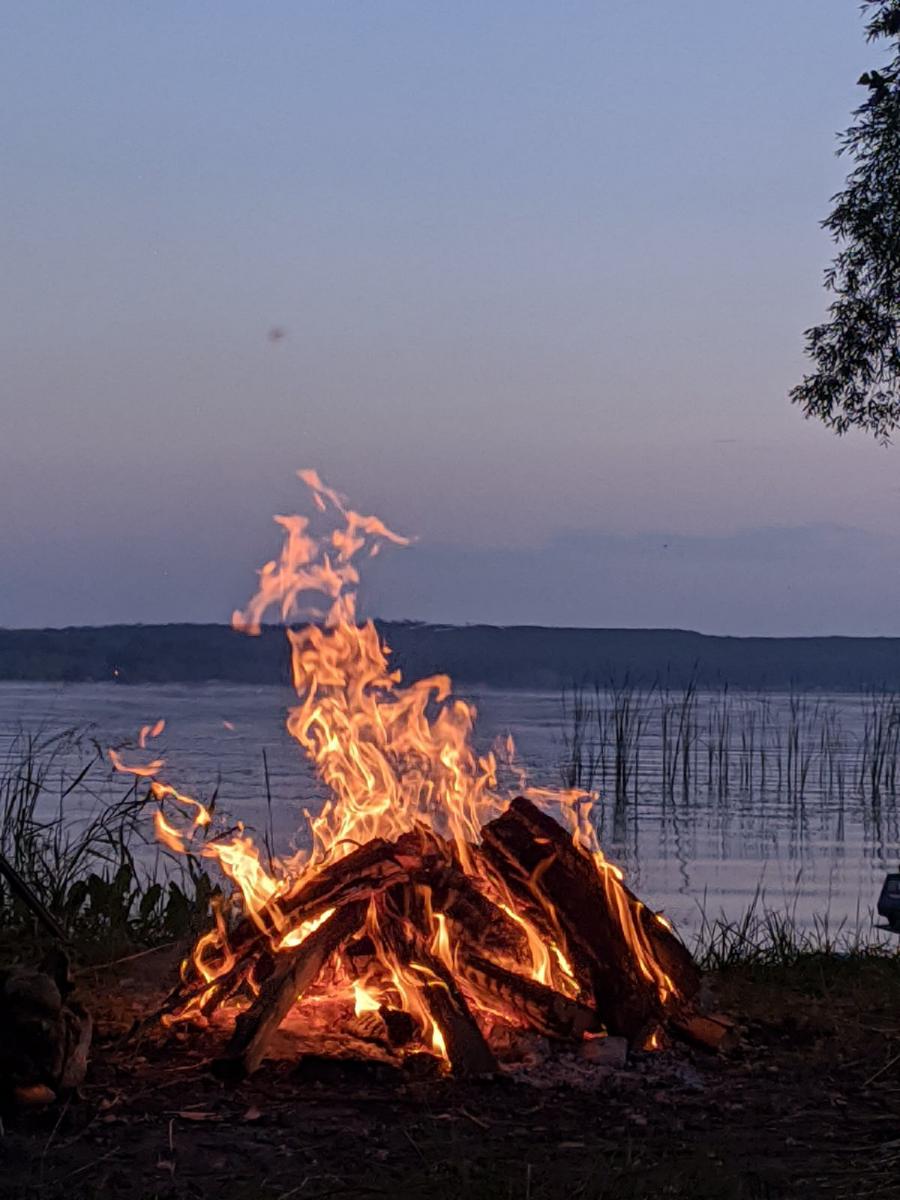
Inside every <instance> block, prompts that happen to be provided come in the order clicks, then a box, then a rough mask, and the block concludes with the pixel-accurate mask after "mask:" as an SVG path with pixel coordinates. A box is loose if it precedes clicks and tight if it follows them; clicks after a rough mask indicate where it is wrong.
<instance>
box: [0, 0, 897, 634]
mask: <svg viewBox="0 0 900 1200" xmlns="http://www.w3.org/2000/svg"><path fill="white" fill-rule="evenodd" d="M872 55H873V51H872V50H871V49H869V48H867V47H866V46H865V43H864V40H863V35H862V23H861V18H860V16H859V12H858V9H857V6H856V5H855V4H854V3H852V2H850V0H754V2H753V3H752V4H747V3H744V2H743V0H740V2H739V0H728V2H725V3H714V2H713V0H703V2H700V0H680V2H679V3H678V4H673V3H671V2H668V0H644V2H643V3H640V4H624V3H605V2H603V0H594V2H593V3H583V2H573V3H565V2H563V3H550V2H549V0H545V2H543V3H532V2H530V0H515V2H512V0H507V2H501V0H489V2H485V0H478V2H477V3H476V2H469V0H453V2H452V3H447V2H442V3H435V2H431V0H415V2H410V3H396V2H393V0H368V2H367V3H362V2H359V3H345V2H341V0H327V2H325V0H322V2H315V3H313V2H304V0H290V2H281V0H268V2H266V3H263V4H255V3H249V2H244V3H237V2H235V0H216V2H215V3H202V2H200V0H190V2H188V0H183V2H181V3H173V2H168V0H156V2H154V3H153V4H139V3H137V2H136V0H115V2H113V0H110V2H109V3H99V2H96V0H79V2H78V3H68V2H66V0H57V2H55V3H47V2H44V0H8V2H7V3H6V4H4V5H3V6H2V8H0V101H2V103H0V139H2V145H0V153H2V163H3V168H2V183H0V261H2V264H3V288H2V305H3V311H2V314H0V318H2V319H0V339H2V346H0V351H2V362H3V372H2V384H0V387H2V392H0V513H2V519H0V624H4V625H33V624H43V623H52V624H65V623H70V622H71V623H75V622H91V623H99V622H105V621H111V620H144V621H149V620H179V619H187V620H191V619H194V620H197V619H209V620H216V619H227V617H228V614H229V613H230V612H231V610H232V608H233V607H234V606H235V605H236V604H238V603H240V602H241V601H242V600H243V599H244V597H245V595H246V594H247V593H248V592H249V590H250V589H251V588H252V582H253V580H252V569H253V568H254V567H255V566H256V565H257V564H258V563H259V562H261V561H262V560H263V558H264V557H265V556H266V555H267V554H268V553H269V552H270V551H271V549H272V546H273V533H272V532H271V527H270V524H269V514H270V513H272V512H273V511H276V510H282V511H283V510H285V509H291V508H293V507H294V506H295V504H296V503H297V502H298V501H299V500H300V497H301V489H300V487H299V485H296V484H295V483H294V481H293V478H292V472H293V470H294V468H295V467H297V466H305V465H312V466H316V467H318V469H319V470H320V471H321V472H322V473H323V475H325V476H326V478H329V479H331V480H333V481H334V482H335V483H336V484H337V485H338V486H339V487H341V488H342V489H343V490H344V491H346V492H348V493H350V495H351V496H352V497H353V498H354V499H355V500H356V501H357V503H358V504H359V506H361V507H364V508H368V509H372V510H374V511H377V512H379V513H382V514H383V515H384V516H385V517H387V518H388V519H389V520H391V521H392V522H393V523H394V524H395V526H397V527H398V528H400V529H403V530H404V531H407V532H411V533H415V534H417V535H418V537H419V539H420V542H419V548H418V549H411V550H408V551H404V552H403V554H404V556H405V561H404V563H403V566H402V568H400V567H398V571H397V578H396V579H395V580H394V581H393V582H392V581H391V580H390V579H388V578H386V577H385V575H384V572H383V570H382V571H381V573H380V574H379V577H378V579H377V581H376V585H377V586H376V588H375V591H374V592H373V596H374V597H375V598H376V600H375V601H374V602H375V603H377V607H379V608H380V609H381V610H382V611H385V612H389V613H390V614H391V615H407V616H411V617H417V616H428V617H432V618H435V619H444V620H475V619H479V618H483V619H490V620H497V621H502V620H520V621H521V620H540V621H552V620H554V619H558V620H559V621H560V622H563V621H565V622H566V623H570V624H585V625H592V624H597V625H609V624H616V625H619V624H660V625H672V624H680V625H690V626H694V627H699V628H704V629H710V630H713V629H715V630H717V631H725V632H733V633H751V632H773V633H777V632H793V633H802V632H829V631H833V632H859V633H873V632H880V633H887V632H893V633H898V634H900V612H898V606H897V601H896V596H897V590H896V588H895V587H893V586H892V585H891V584H890V583H889V581H890V580H892V579H893V575H894V574H895V571H896V564H895V561H894V554H893V547H894V542H893V536H894V533H895V530H897V516H898V510H900V482H898V479H897V453H898V452H900V451H896V450H888V451H885V450H884V449H881V448H879V447H877V446H875V445H874V444H871V443H870V442H868V441H867V440H866V439H865V438H863V437H860V436H854V437H852V438H847V439H844V440H841V441H839V440H838V439H836V438H834V437H833V436H832V435H830V434H828V433H827V432H826V431H824V430H822V429H819V428H817V427H816V426H814V425H812V424H809V423H807V422H804V421H803V419H802V418H801V417H800V415H799V414H798V413H797V412H796V411H795V410H792V409H791V408H790V407H789V406H788V404H787V402H786V399H785V396H786V393H787V391H788V389H789V388H790V386H791V385H792V383H794V382H795V380H796V379H797V378H798V376H799V374H800V373H801V371H802V368H803V360H802V353H801V352H802V331H803V329H804V328H805V327H806V326H807V325H809V324H811V323H812V322H813V321H815V320H816V319H818V318H819V316H820V315H821V312H822V309H823V305H824V295H823V293H822V291H821V272H822V269H823V267H824V266H825V264H826V262H827V260H828V258H829V255H830V248H829V245H828V243H827V241H826V239H825V238H824V236H823V235H822V233H821V231H820V230H819V229H818V221H819V219H820V218H821V217H822V216H824V215H825V213H826V212H827V210H828V201H829V197H830V195H831V194H832V193H833V192H834V191H835V190H836V189H837V188H838V187H839V186H840V183H841V179H842V177H843V170H844V168H843V164H841V163H840V162H839V161H837V160H835V158H834V156H833V151H834V145H835V141H834V134H835V132H836V131H837V130H838V129H840V128H842V127H844V126H845V125H846V124H847V123H848V120H849V112H850V110H851V108H852V107H853V106H854V105H856V104H857V103H859V102H860V100H861V98H862V97H861V89H859V88H857V87H856V86H855V82H854V81H855V80H856V78H857V77H858V75H859V74H860V72H861V71H862V70H863V69H865V68H866V67H868V66H870V65H873V57H872ZM273 326H278V327H281V328H283V329H284V330H285V331H286V336H285V337H284V338H283V339H282V340H280V341H278V342H271V341H270V340H269V339H268V337H267V331H268V330H269V329H270V328H271V327H273ZM835 526H842V527H845V532H839V531H835V529H834V527H835ZM823 529H824V531H825V532H824V533H823ZM773 530H774V532H773ZM747 531H750V533H748V532H747ZM753 531H759V532H753ZM767 531H768V532H767ZM855 531H858V532H855ZM574 535H577V537H575V540H574V541H573V536H574ZM670 535H671V537H673V538H676V539H687V540H686V541H683V540H679V541H678V543H677V544H678V545H680V546H692V547H698V546H702V548H703V549H702V553H701V554H700V557H701V558H702V561H703V565H702V568H701V567H700V566H698V567H697V569H696V577H695V575H694V574H693V573H692V568H691V567H690V563H691V562H693V561H694V559H693V558H692V554H693V551H691V552H690V553H688V554H687V558H686V559H685V558H683V559H682V566H681V567H680V568H679V571H680V573H678V571H675V568H673V567H672V565H671V563H672V557H671V556H670V555H668V554H667V553H666V552H664V551H663V550H662V549H659V550H658V551H655V550H653V549H652V548H653V547H654V546H656V544H657V543H656V542H654V540H653V539H654V538H655V537H657V536H659V538H660V539H661V540H660V542H659V545H660V546H662V545H664V544H665V543H666V539H667V537H669V536H670ZM648 538H649V539H650V540H649V541H648ZM785 539H787V541H785ZM847 539H849V541H848V540H847ZM575 544H577V545H578V546H579V547H580V550H579V553H580V554H581V555H583V561H582V560H580V561H581V569H580V573H579V574H578V580H579V583H578V586H577V587H574V586H573V590H572V592H571V594H570V593H569V592H564V593H561V592H560V588H559V583H558V582H557V581H556V578H555V577H556V576H557V564H558V560H559V547H560V545H565V546H566V547H568V549H567V550H566V554H568V555H569V556H570V558H569V559H567V561H570V560H571V547H572V545H575ZM785 545H790V546H792V547H794V550H793V551H792V552H791V553H790V554H789V555H787V556H785V554H784V552H783V550H784V546H785ZM750 546H752V551H751V550H750V549H748V547H750ZM850 546H852V547H855V548H856V549H855V550H853V552H852V553H851V552H850V550H848V547H850ZM648 547H649V549H648ZM711 547H712V548H713V549H712V550H711V549H710V548H711ZM716 547H719V548H720V549H721V553H720V552H719V551H718V550H716V549H715V548H716ZM766 547H768V550H766ZM838 547H842V548H843V549H840V550H839V549H838ZM439 548H444V549H440V553H441V554H442V555H445V556H446V557H445V561H446V563H447V569H448V570H449V571H450V573H451V575H452V576H453V578H454V579H455V580H456V581H457V584H458V585H459V586H455V587H451V586H449V584H448V583H447V582H446V581H445V583H444V584H443V585H440V584H439V582H438V581H439V579H440V578H441V573H440V572H439V571H438V570H437V569H436V566H435V563H436V561H438V560H437V559H436V555H438V553H439ZM492 548H496V549H497V550H498V551H500V552H502V553H499V554H498V555H497V556H496V559H494V560H492V559H491V558H490V556H488V557H487V558H486V557H485V554H486V552H487V551H489V550H491V549H492ZM698 553H699V551H698ZM510 554H511V555H512V556H513V558H514V560H515V562H516V563H518V564H519V566H518V567H517V568H516V572H515V578H516V585H515V596H514V597H510V596H508V595H507V592H508V588H507V586H506V584H505V582H504V574H503V571H502V570H500V569H491V570H487V569H485V567H484V564H485V562H490V561H495V562H496V563H497V564H498V565H499V564H502V563H509V562H510V561H511V560H510V558H509V557H508V556H509V555H510ZM767 554H768V557H767ZM848 554H849V555H850V557H849V558H848V557H847V556H848ZM635 555H638V557H640V556H643V557H642V558H641V562H642V563H643V564H644V565H643V566H642V567H641V569H640V570H638V569H637V568H636V567H635ZM860 555H862V558H860ZM848 561H852V562H853V563H854V564H856V565H855V568H854V569H861V566H860V564H861V563H862V562H865V571H866V573H867V575H868V578H866V579H865V580H864V581H861V583H860V586H859V589H857V590H854V589H853V588H849V587H848V569H847V563H848ZM523 562H528V563H529V564H531V566H530V567H529V568H528V569H527V570H526V569H523V568H522V567H521V564H522V563H523ZM685 562H687V564H688V565H687V566H685V565H684V563H685ZM804 562H808V564H809V566H808V569H803V568H802V564H803V563H804ZM454 564H456V566H454ZM629 564H630V565H629ZM798 572H799V574H798ZM763 579H764V580H765V584H764V586H763V585H762V582H761V581H762V580H763ZM462 580H465V581H466V586H465V589H464V590H462V583H461V581H462ZM755 581H759V586H758V587H754V586H753V585H754V582H755ZM692 588H694V589H695V590H694V591H693V592H692ZM863 591H865V599H863ZM773 596H774V597H776V599H774V600H773ZM855 596H856V597H857V598H858V600H859V602H858V603H856V602H855V600H854V597H855ZM777 597H781V599H782V601H783V603H779V602H778V600H777ZM895 614H896V615H895Z"/></svg>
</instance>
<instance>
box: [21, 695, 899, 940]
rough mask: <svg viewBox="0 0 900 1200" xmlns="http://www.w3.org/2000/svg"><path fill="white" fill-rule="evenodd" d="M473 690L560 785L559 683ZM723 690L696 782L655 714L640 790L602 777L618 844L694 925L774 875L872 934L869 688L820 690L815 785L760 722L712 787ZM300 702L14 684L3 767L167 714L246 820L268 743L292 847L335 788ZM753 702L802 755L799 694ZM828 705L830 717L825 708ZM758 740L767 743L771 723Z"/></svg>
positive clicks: (105, 779)
mask: <svg viewBox="0 0 900 1200" xmlns="http://www.w3.org/2000/svg"><path fill="white" fill-rule="evenodd" d="M463 694H464V695H466V696H467V697H468V698H471V699H473V700H474V701H475V703H476V705H477V708H478V714H479V718H478V732H477V742H478V747H479V749H487V748H488V747H489V746H490V745H491V744H492V742H493V741H494V739H495V738H497V737H498V736H503V735H505V734H506V733H507V732H511V733H512V734H513V736H514V738H515V740H516V744H517V747H518V751H519V755H520V758H521V759H522V761H523V763H524V765H525V767H526V768H527V770H528V772H529V776H530V779H531V781H532V782H534V783H537V784H551V785H558V784H559V783H560V781H561V765H562V763H563V762H564V761H565V758H566V753H567V750H566V744H565V738H564V731H565V728H566V725H565V721H564V716H563V708H562V702H561V698H560V696H559V695H558V694H555V693H554V694H550V693H541V692H520V691H515V692H506V691H497V690H477V689H471V690H469V691H467V692H464V693H463ZM717 702H718V701H717V699H716V698H715V697H703V696H700V697H698V698H697V709H696V712H697V714H698V717H697V732H696V736H695V739H694V746H693V751H692V753H693V755H694V760H693V767H692V776H691V780H690V783H689V786H688V787H687V788H684V787H682V780H681V775H680V773H679V774H678V779H679V783H678V786H676V787H675V788H674V789H667V788H666V787H665V786H664V783H663V780H664V778H665V768H664V766H663V760H662V742H661V730H660V727H659V722H658V720H653V719H650V718H648V719H647V721H646V722H645V725H644V727H643V728H642V732H641V736H640V741H639V751H640V753H639V761H638V764H637V769H636V771H635V773H634V775H633V777H632V778H631V779H630V781H629V784H628V788H627V796H626V797H625V798H624V799H623V798H621V797H620V799H619V800H618V801H616V799H615V788H614V786H613V780H612V777H611V776H609V775H608V776H607V780H606V784H604V783H603V782H602V781H601V779H600V778H598V779H597V781H596V782H597V784H598V786H599V787H600V790H601V801H600V803H599V804H598V806H597V810H596V811H597V823H598V829H599V833H600V836H601V839H602V843H603V846H604V849H605V850H606V853H607V855H608V856H609V857H610V858H612V859H613V860H614V861H616V862H618V863H619V864H620V865H621V866H622V867H623V868H624V869H625V871H626V873H627V876H628V880H629V882H630V883H631V885H632V886H633V887H634V888H635V889H636V890H637V891H638V892H639V893H640V894H641V895H642V897H643V898H644V899H646V900H647V902H648V903H649V904H651V905H653V906H654V907H657V908H661V909H663V910H665V911H666V912H667V913H668V914H669V915H670V916H671V917H672V918H673V919H674V920H675V921H676V922H677V923H678V924H679V925H680V926H681V927H682V928H683V929H685V930H690V929H692V928H696V927H697V925H698V923H699V920H700V910H701V907H705V908H706V911H707V913H709V914H710V915H716V914H718V913H719V912H723V913H725V914H726V915H728V916H737V915H739V914H740V913H741V912H742V911H743V910H744V909H745V908H746V907H747V905H748V904H749V903H750V902H751V900H752V899H753V896H754V894H755V893H756V892H757V889H759V888H760V887H761V888H762V889H763V891H764V894H765V902H766V903H767V904H768V905H769V906H771V907H778V908H785V907H787V908H790V909H791V910H792V911H794V913H795V915H796V917H797V919H798V921H799V922H800V923H802V924H804V925H807V926H809V925H812V924H813V923H814V922H815V921H816V920H817V919H818V920H825V919H827V920H828V921H829V923H830V924H831V925H832V926H834V927H836V926H837V925H839V924H840V923H841V922H846V923H847V924H848V925H850V926H852V927H854V928H856V927H857V926H862V927H863V929H864V930H866V931H868V929H869V928H870V926H871V923H872V910H873V908H874V904H875V901H876V899H877V895H878V891H879V889H880V886H881V881H882V878H883V876H884V873H885V871H886V870H888V869H897V863H898V861H900V831H898V805H897V797H896V794H895V792H894V791H893V790H892V789H891V788H885V789H880V790H879V794H877V795H873V794H872V791H871V789H870V788H867V787H866V786H865V781H864V780H860V768H859V763H860V762H861V761H862V760H861V759H860V747H861V746H862V745H863V743H864V742H865V739H866V736H867V735H866V728H867V721H868V720H869V718H868V717H867V715H866V708H865V701H864V699H863V698H860V697H852V696H833V697H817V698H815V699H814V700H809V701H808V711H807V718H806V720H807V725H808V728H806V729H805V732H803V737H802V738H801V739H800V741H799V743H798V745H797V747H796V749H795V753H794V770H795V772H796V768H797V762H798V761H799V762H800V763H801V766H802V765H803V764H804V763H805V765H806V769H805V770H804V771H803V786H802V788H798V787H797V786H796V785H794V786H792V787H791V786H788V784H787V782H786V774H785V770H784V768H782V769H781V778H779V773H778V770H776V766H775V758H774V754H773V751H772V750H771V748H770V750H769V752H768V759H767V761H766V762H765V763H763V761H762V756H761V752H760V748H759V746H758V745H757V746H756V748H754V745H753V739H752V737H751V744H750V746H749V748H748V740H747V728H748V726H747V725H746V722H745V723H744V724H743V725H742V726H741V729H738V728H737V726H735V727H734V728H732V729H730V730H728V731H726V734H727V740H728V741H729V742H730V749H731V755H732V765H731V768H730V772H731V776H732V779H733V781H732V782H730V783H729V785H728V787H727V788H725V789H723V788H722V787H721V786H720V785H719V784H718V783H717V784H716V786H713V785H712V783H711V778H710V774H709V771H710V769H711V762H712V759H713V756H714V755H713V749H712V746H713V741H712V732H711V729H712V725H713V723H714V722H713V720H712V716H711V715H710V714H713V713H714V712H715V711H716V710H715V705H716V703H717ZM290 703H291V694H290V693H289V692H287V691H285V690H283V689H279V688H275V687H270V688H267V687H238V686H231V685H224V684H208V685H187V686H186V685H170V686H143V687H122V686H116V685H112V684H68V685H49V684H10V683H0V766H2V765H3V764H4V763H7V762H9V760H10V759H14V758H15V756H16V754H17V748H16V745H15V739H16V735H17V734H18V733H19V732H20V731H21V730H26V731H29V732H34V731H44V732H47V733H49V732H53V731H56V730H61V729H64V728H68V727H72V726H78V727H80V728H84V729H86V730H87V733H88V735H89V736H90V737H93V738H95V739H96V741H97V743H98V745H100V746H108V745H118V744H122V743H125V744H128V743H129V741H131V740H133V739H134V736H135V733H136V731H137V729H138V728H139V727H140V726H141V725H143V724H145V723H147V722H150V721H155V720H156V719H157V718H158V717H165V719H166V722H167V726H166V731H165V734H164V735H163V737H162V738H161V739H160V742H159V748H160V750H161V752H162V753H163V755H164V756H165V758H166V759H167V763H168V765H167V770H166V773H165V778H166V779H167V781H169V782H172V783H175V784H176V786H183V787H184V788H185V789H186V790H188V791H194V792H195V794H198V795H200V796H201V797H208V796H209V795H210V794H211V793H212V792H213V790H215V789H217V790H218V804H219V811H220V813H221V814H222V816H223V817H227V816H228V815H230V816H232V817H234V818H237V817H240V819H242V820H243V821H244V822H245V823H246V824H247V825H248V826H251V827H256V828H258V829H261V828H263V827H264V826H265V824H266V821H267V804H266V787H265V779H264V767H263V752H264V751H265V758H266V762H267V764H268V772H269V787H270V793H271V795H272V798H273V812H272V823H273V825H274V828H275V832H276V835H277V838H278V840H279V844H280V845H281V846H286V845H287V844H288V843H289V842H290V841H291V840H292V837H294V836H295V835H296V834H297V831H298V830H300V831H301V832H300V838H301V839H302V828H303V817H302V813H303V810H304V808H313V809H315V807H316V806H317V805H318V804H319V803H321V799H322V791H321V788H320V787H319V785H318V784H317V781H316V780H315V778H314V777H313V775H312V774H311V772H310V770H309V768H308V766H307V764H306V762H305V760H304V758H303V755H302V753H301V751H300V749H299V747H297V746H296V744H295V743H294V742H293V741H292V740H291V739H290V737H288V735H287V733H286V732H285V730H284V714H285V709H286V707H287V706H288V705H289V704H290ZM610 703H611V701H610ZM795 703H796V699H795ZM741 704H744V702H743V701H742V702H741ZM746 705H747V707H748V710H749V708H750V707H752V706H753V705H757V706H758V708H759V711H760V712H762V711H763V708H765V711H766V714H767V716H766V720H767V721H768V722H769V728H770V739H771V738H772V737H774V739H775V741H776V742H778V744H779V745H782V744H783V751H784V754H785V755H786V753H787V746H788V743H789V742H790V740H791V733H790V731H791V717H790V706H791V699H790V698H789V697H778V696H775V697H769V698H767V699H765V700H763V699H760V698H751V699H748V700H747V701H746ZM825 711H827V713H828V714H829V715H828V718H827V720H826V719H824V718H822V717H820V716H819V715H817V714H821V713H822V712H825ZM814 718H815V719H814ZM755 720H756V719H755V718H753V719H752V720H751V721H750V727H754V722H755ZM834 721H837V722H839V724H840V731H841V732H840V739H841V740H840V749H839V751H838V752H836V753H831V754H829V755H827V756H826V755H825V752H824V748H823V741H822V738H823V733H822V730H823V729H825V730H826V731H827V730H828V729H830V728H831V725H829V722H834ZM226 722H227V723H228V724H227V725H226ZM761 724H762V723H761V722H760V727H761ZM800 724H801V725H802V722H801V723H800ZM782 727H783V731H784V738H783V739H782V738H781V732H780V730H781V728H782ZM796 727H797V722H796V720H795V722H794V728H795V729H796ZM772 730H774V731H775V732H774V734H773V733H772ZM754 736H755V737H756V738H757V741H760V740H761V737H760V734H759V732H757V733H756V734H755V735H754ZM803 738H805V741H803ZM719 741H721V739H719ZM804 747H805V748H804ZM715 753H718V751H715ZM741 755H743V756H744V759H745V760H746V761H749V762H751V763H754V762H755V766H753V767H752V769H751V770H749V771H748V770H747V769H746V767H745V768H741V767H740V759H741ZM754 755H755V756H756V757H755V759H754V757H753V756H754ZM804 755H805V757H804ZM784 761H785V762H786V758H785V759H784ZM73 767H74V763H73V762H72V761H69V762H65V761H63V760H60V761H58V762H57V763H56V764H55V766H54V772H55V774H56V776H57V777H59V779H60V780H61V779H62V778H63V777H64V776H65V775H66V774H67V772H71V770H72V769H73ZM761 767H762V769H761ZM96 778H97V780H98V783H97V785H96V786H97V787H98V790H99V791H100V792H101V793H103V794H105V795H107V796H109V797H110V798H112V797H114V796H117V795H120V794H121V793H122V791H123V785H122V778H121V776H119V777H118V778H116V777H114V775H113V774H112V773H110V772H108V771H107V770H106V769H105V768H102V769H100V770H99V772H98V774H97V775H96ZM794 778H795V779H796V774H795V776H794ZM606 785H608V786H606ZM898 789H900V781H898ZM86 802H87V801H86V799H85V798H84V797H81V798H80V799H79V798H78V797H77V794H73V796H71V797H69V799H68V800H67V805H68V810H69V811H72V813H73V819H75V818H76V817H77V810H78V807H79V805H80V804H81V805H83V804H85V803H86Z"/></svg>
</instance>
